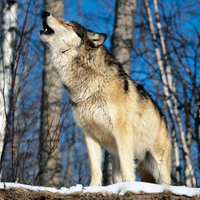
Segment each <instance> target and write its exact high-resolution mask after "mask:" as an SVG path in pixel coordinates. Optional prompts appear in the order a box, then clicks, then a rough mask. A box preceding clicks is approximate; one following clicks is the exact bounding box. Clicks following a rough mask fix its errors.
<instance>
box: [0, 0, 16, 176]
mask: <svg viewBox="0 0 200 200" xmlns="http://www.w3.org/2000/svg"><path fill="white" fill-rule="evenodd" d="M2 10H3V13H2V18H3V22H2V33H3V34H2V35H1V37H2V41H1V50H2V51H1V62H0V156H1V157H0V159H2V151H3V145H4V140H5V134H6V114H7V112H8V110H9V96H10V95H9V93H10V89H11V67H12V64H13V46H12V45H13V43H14V42H15V41H14V40H15V33H14V31H13V30H15V28H16V26H17V23H16V19H17V1H7V2H5V3H4V5H3V9H2ZM13 33H14V34H13ZM1 178H2V172H1V173H0V180H1Z"/></svg>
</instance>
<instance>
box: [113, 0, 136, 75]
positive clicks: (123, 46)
mask: <svg viewBox="0 0 200 200" xmlns="http://www.w3.org/2000/svg"><path fill="white" fill-rule="evenodd" d="M136 7H137V0H117V2H116V11H115V25H114V30H113V36H112V54H113V56H114V58H115V59H116V60H117V61H118V62H119V63H121V65H122V67H123V68H124V70H125V71H126V73H127V74H130V67H131V51H132V41H133V33H134V27H135V13H136Z"/></svg>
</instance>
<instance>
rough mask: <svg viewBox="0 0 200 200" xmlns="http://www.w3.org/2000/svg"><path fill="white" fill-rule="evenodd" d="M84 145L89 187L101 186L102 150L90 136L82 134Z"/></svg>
mask: <svg viewBox="0 0 200 200" xmlns="http://www.w3.org/2000/svg"><path fill="white" fill-rule="evenodd" d="M84 140H85V145H86V148H87V152H88V156H89V161H90V170H91V182H90V186H101V180H102V172H101V161H102V150H101V145H100V144H99V142H98V141H97V140H95V139H94V138H93V137H92V136H91V135H90V134H88V133H87V134H84Z"/></svg>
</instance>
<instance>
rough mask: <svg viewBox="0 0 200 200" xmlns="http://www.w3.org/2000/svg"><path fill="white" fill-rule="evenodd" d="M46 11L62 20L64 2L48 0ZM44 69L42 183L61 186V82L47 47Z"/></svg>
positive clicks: (45, 49) (41, 142)
mask: <svg viewBox="0 0 200 200" xmlns="http://www.w3.org/2000/svg"><path fill="white" fill-rule="evenodd" d="M44 4H45V8H44V9H45V10H47V11H49V12H50V13H51V14H52V15H54V16H55V17H57V18H59V19H60V20H63V15H64V10H63V6H64V1H63V0H59V1H58V0H45V1H44ZM44 55H45V56H44V70H43V88H42V89H43V90H42V107H41V137H40V179H39V183H40V185H45V186H52V187H59V186H60V181H61V169H62V166H61V155H60V133H61V127H60V118H61V97H62V93H61V92H62V85H61V82H60V80H59V78H58V76H57V73H56V71H55V70H54V67H53V65H52V62H51V59H50V51H49V48H48V47H47V46H44Z"/></svg>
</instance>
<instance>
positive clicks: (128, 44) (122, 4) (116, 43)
mask: <svg viewBox="0 0 200 200" xmlns="http://www.w3.org/2000/svg"><path fill="white" fill-rule="evenodd" d="M136 7H137V0H117V1H116V10H115V25H114V30H113V36H112V55H113V57H114V58H115V59H116V60H117V61H118V62H119V63H120V64H121V65H122V67H123V68H124V70H125V71H126V73H127V74H130V68H131V51H132V41H133V34H134V28H135V13H136ZM110 162H111V159H110V156H109V155H108V153H107V152H106V154H105V161H104V170H103V175H104V178H103V179H104V180H103V184H104V185H110V184H112V174H111V164H110Z"/></svg>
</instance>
